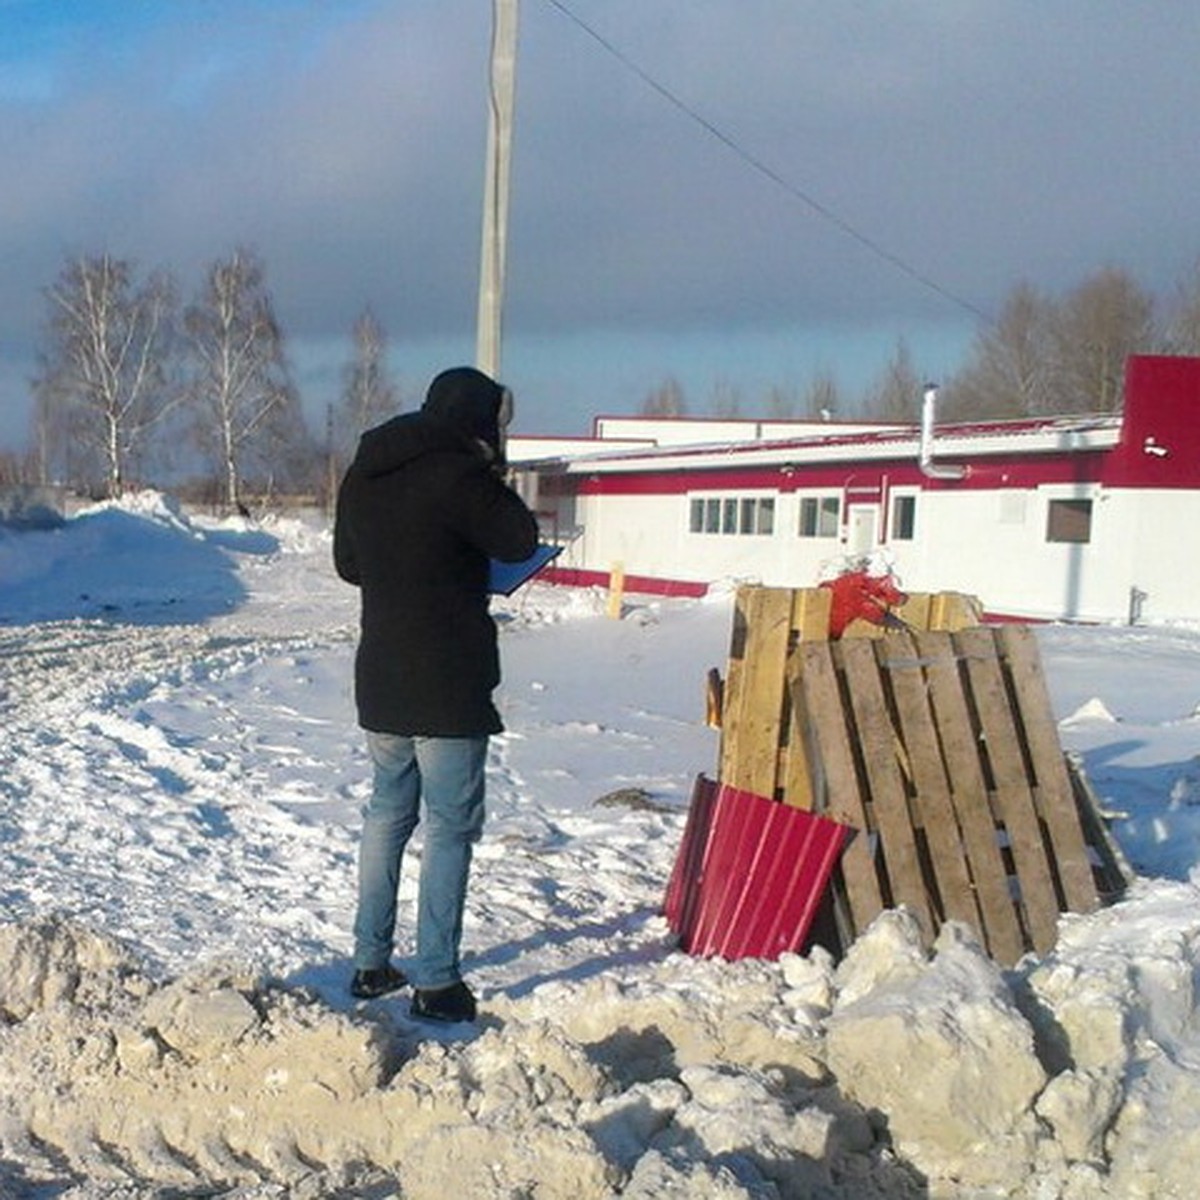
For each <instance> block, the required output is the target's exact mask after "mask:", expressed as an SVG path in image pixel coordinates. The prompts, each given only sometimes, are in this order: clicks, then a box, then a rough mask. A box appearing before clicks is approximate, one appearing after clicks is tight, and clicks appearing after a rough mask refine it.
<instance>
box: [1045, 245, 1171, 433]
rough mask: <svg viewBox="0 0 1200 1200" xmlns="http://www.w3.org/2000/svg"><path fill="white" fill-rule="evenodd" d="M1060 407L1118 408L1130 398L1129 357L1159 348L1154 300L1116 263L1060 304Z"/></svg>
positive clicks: (1056, 335) (1056, 402) (1056, 336)
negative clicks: (1127, 384) (1127, 387)
mask: <svg viewBox="0 0 1200 1200" xmlns="http://www.w3.org/2000/svg"><path fill="white" fill-rule="evenodd" d="M1050 333H1051V337H1052V339H1053V343H1054V348H1055V364H1054V368H1055V371H1054V395H1053V396H1052V398H1051V400H1050V403H1051V404H1052V405H1053V407H1054V411H1055V412H1063V413H1069V412H1117V411H1119V410H1120V408H1121V405H1122V403H1123V402H1124V398H1125V360H1126V359H1127V358H1128V357H1129V355H1131V354H1143V353H1147V352H1149V351H1152V350H1153V349H1155V347H1156V345H1157V337H1156V334H1155V329H1154V301H1153V298H1152V297H1151V296H1149V295H1148V294H1147V293H1145V292H1143V291H1142V289H1141V288H1140V287H1138V285H1137V284H1136V283H1135V282H1134V280H1133V279H1132V278H1131V277H1130V276H1129V275H1128V274H1127V273H1126V272H1125V271H1123V270H1120V269H1119V268H1117V267H1107V268H1105V269H1104V270H1101V271H1099V272H1097V273H1096V274H1095V275H1093V276H1092V277H1091V278H1089V279H1086V280H1084V282H1083V283H1082V284H1080V285H1079V287H1078V288H1076V289H1075V291H1074V292H1072V293H1071V294H1070V295H1069V296H1068V297H1067V298H1066V299H1065V300H1064V301H1063V302H1062V304H1061V305H1060V306H1059V309H1058V313H1057V317H1056V319H1055V320H1054V321H1053V323H1052V325H1051V329H1050Z"/></svg>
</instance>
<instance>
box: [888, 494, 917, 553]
mask: <svg viewBox="0 0 1200 1200" xmlns="http://www.w3.org/2000/svg"><path fill="white" fill-rule="evenodd" d="M916 536H917V498H916V496H893V497H892V541H894V542H911V541H912V540H913V538H915V537H916Z"/></svg>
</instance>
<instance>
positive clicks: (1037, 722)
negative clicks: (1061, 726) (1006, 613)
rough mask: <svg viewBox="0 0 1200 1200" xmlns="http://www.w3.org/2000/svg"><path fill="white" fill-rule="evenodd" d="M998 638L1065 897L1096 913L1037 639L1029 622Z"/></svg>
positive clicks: (1003, 631) (1076, 908)
mask: <svg viewBox="0 0 1200 1200" xmlns="http://www.w3.org/2000/svg"><path fill="white" fill-rule="evenodd" d="M997 641H998V644H999V646H1000V649H1001V652H1002V654H1003V655H1004V659H1005V663H1006V664H1007V666H1008V670H1009V674H1010V676H1011V678H1012V682H1013V692H1014V694H1015V696H1016V701H1017V710H1018V715H1019V716H1020V718H1021V722H1022V724H1023V726H1024V732H1025V744H1026V745H1027V746H1028V747H1029V757H1030V761H1031V763H1032V766H1033V774H1034V779H1035V781H1036V785H1037V786H1036V788H1035V791H1034V798H1035V801H1036V803H1037V807H1038V812H1039V814H1040V816H1041V818H1042V821H1043V822H1044V824H1045V827H1046V830H1047V832H1048V833H1049V836H1050V844H1051V845H1052V846H1053V848H1054V858H1055V864H1054V865H1055V866H1056V867H1057V874H1058V879H1059V882H1060V884H1061V885H1062V892H1063V899H1064V900H1065V902H1066V907H1067V908H1068V909H1069V910H1070V911H1071V912H1078V913H1088V912H1092V911H1093V910H1094V909H1095V908H1096V907H1097V905H1098V904H1099V900H1100V898H1099V896H1098V895H1097V892H1096V880H1095V876H1094V875H1093V874H1092V865H1091V861H1090V859H1089V857H1088V851H1087V845H1086V843H1085V842H1084V837H1083V829H1082V827H1081V825H1080V821H1079V812H1078V809H1077V807H1076V804H1075V797H1074V795H1073V793H1072V789H1071V780H1070V777H1069V776H1068V775H1067V764H1066V759H1065V758H1064V756H1063V749H1062V744H1061V743H1060V742H1059V740H1058V726H1057V723H1056V722H1055V720H1054V710H1053V708H1052V706H1051V704H1050V693H1049V690H1048V688H1047V687H1046V678H1045V675H1044V673H1043V671H1042V664H1041V657H1040V655H1039V653H1038V647H1037V640H1036V638H1035V635H1034V632H1033V630H1032V629H1030V628H1029V626H1028V625H1009V626H1006V627H1004V628H1002V629H1000V630H998V631H997Z"/></svg>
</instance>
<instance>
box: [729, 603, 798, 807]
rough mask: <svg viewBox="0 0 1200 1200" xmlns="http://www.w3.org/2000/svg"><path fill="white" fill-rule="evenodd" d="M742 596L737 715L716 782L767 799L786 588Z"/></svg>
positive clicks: (773, 765) (774, 769) (775, 747)
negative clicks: (742, 640) (743, 625)
mask: <svg viewBox="0 0 1200 1200" xmlns="http://www.w3.org/2000/svg"><path fill="white" fill-rule="evenodd" d="M746 599H747V604H746V608H745V615H746V619H747V635H746V646H745V655H744V657H743V659H742V668H741V672H740V678H739V688H740V693H741V694H740V697H739V701H738V709H739V712H738V720H737V723H736V726H735V728H734V729H733V730H731V731H730V738H729V739H728V741H727V743H726V751H727V753H726V756H725V758H724V759H723V761H722V768H721V782H722V783H727V784H729V785H730V786H731V787H735V788H739V789H741V790H742V791H747V792H754V793H755V794H757V795H759V796H764V797H766V798H767V799H768V800H770V799H773V798H774V797H775V792H776V786H777V784H776V780H777V775H778V769H779V745H780V739H781V734H782V732H783V729H782V721H783V714H784V700H785V691H784V690H785V687H786V673H787V655H788V644H789V641H790V639H791V628H792V593H791V591H790V590H789V589H787V588H756V589H754V590H753V591H751V592H749V593H748V594H747V597H746Z"/></svg>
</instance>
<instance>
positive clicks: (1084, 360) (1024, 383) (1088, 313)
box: [641, 260, 1200, 423]
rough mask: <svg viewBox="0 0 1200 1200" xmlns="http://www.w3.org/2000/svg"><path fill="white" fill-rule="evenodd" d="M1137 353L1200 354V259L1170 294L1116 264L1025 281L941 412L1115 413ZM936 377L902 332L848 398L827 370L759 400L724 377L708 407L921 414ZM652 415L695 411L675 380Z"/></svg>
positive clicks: (785, 414) (651, 406) (886, 417)
mask: <svg viewBox="0 0 1200 1200" xmlns="http://www.w3.org/2000/svg"><path fill="white" fill-rule="evenodd" d="M1131 354H1200V260H1198V261H1197V263H1196V264H1195V265H1194V267H1193V268H1192V272H1191V274H1190V276H1189V277H1187V278H1185V279H1184V280H1182V281H1181V282H1180V283H1179V284H1178V285H1177V287H1176V290H1175V292H1174V293H1173V294H1172V295H1171V296H1170V297H1167V298H1166V299H1165V300H1163V301H1159V300H1156V298H1155V297H1154V296H1153V295H1152V294H1151V293H1149V292H1147V291H1145V290H1144V289H1143V288H1141V287H1140V286H1139V285H1138V284H1137V283H1136V281H1135V280H1134V279H1133V278H1132V276H1130V275H1129V274H1128V272H1126V271H1124V270H1123V269H1121V268H1119V267H1105V268H1103V269H1101V270H1099V271H1096V272H1094V273H1093V274H1092V275H1090V276H1088V277H1087V278H1086V279H1084V280H1083V282H1082V283H1080V284H1079V285H1078V286H1077V287H1075V288H1074V289H1072V290H1071V291H1070V292H1069V293H1067V294H1066V295H1065V296H1063V297H1061V298H1055V297H1052V296H1049V295H1047V294H1046V293H1044V292H1042V291H1039V290H1038V289H1037V288H1035V287H1033V286H1032V285H1031V284H1028V283H1021V284H1018V285H1017V286H1016V287H1014V288H1013V290H1012V291H1011V293H1010V294H1009V296H1008V297H1007V299H1006V301H1005V303H1004V305H1003V307H1002V309H1001V311H1000V313H999V315H998V316H997V318H996V319H995V321H994V322H991V323H988V324H984V325H981V326H980V328H979V330H978V331H977V333H976V335H975V338H974V341H973V343H972V345H971V348H970V350H969V351H968V354H967V357H966V361H965V362H964V364H963V366H962V367H961V369H960V370H959V371H958V372H957V373H956V374H955V375H954V376H952V377H951V378H950V379H948V380H939V381H936V382H938V383H939V385H940V386H939V401H938V413H939V419H942V420H947V421H969V420H986V419H999V418H1005V417H1012V418H1017V417H1031V416H1044V415H1059V414H1062V415H1067V414H1071V413H1081V412H1099V413H1107V412H1115V411H1117V410H1119V409H1120V407H1121V404H1122V400H1123V397H1124V387H1125V361H1126V359H1127V358H1128V357H1129V356H1130V355H1131ZM926 382H928V377H927V376H923V375H922V374H921V372H920V370H919V366H918V364H917V363H916V362H915V361H914V358H913V355H912V352H911V350H910V348H909V346H908V344H907V343H906V342H905V341H904V340H903V339H901V340H900V341H899V342H898V343H897V346H896V349H895V351H894V353H893V355H892V357H891V359H890V361H889V362H888V363H887V365H886V366H885V368H884V369H883V371H882V372H881V374H880V375H879V377H878V378H877V379H876V380H875V381H874V382H873V383H872V384H871V385H870V386H869V387H868V388H867V389H866V391H865V393H864V394H863V395H861V396H857V397H856V396H851V395H849V394H847V393H846V392H845V390H844V389H843V388H842V387H841V386H840V385H839V383H838V381H837V379H836V378H835V376H833V375H832V374H831V373H828V372H822V373H820V374H819V375H817V376H815V377H814V378H813V379H812V380H811V382H810V383H809V385H808V386H807V388H798V387H782V386H776V387H772V388H770V389H769V390H768V392H767V394H766V396H765V397H761V398H758V399H756V400H753V401H751V402H749V403H748V402H747V399H746V398H745V397H744V396H742V394H741V393H740V392H739V391H738V389H737V388H735V387H733V386H731V385H729V384H728V383H723V382H722V383H718V384H717V385H716V386H715V387H714V389H713V394H712V396H711V397H710V402H709V406H708V408H709V413H710V414H711V415H713V416H718V417H742V416H745V417H755V418H762V417H766V418H768V419H777V420H780V419H788V418H795V419H822V418H826V419H828V418H829V417H834V416H836V417H839V418H841V419H843V420H845V419H868V420H880V421H894V422H897V423H901V422H905V423H907V422H915V421H917V420H919V418H920V405H921V397H922V395H923V393H924V390H925V384H926ZM641 411H642V412H643V414H645V415H648V416H684V415H687V413H688V411H689V409H688V400H687V397H686V396H685V395H684V390H683V388H682V386H681V385H680V384H679V382H678V380H676V379H674V378H668V379H666V380H664V381H662V382H661V383H659V384H658V385H656V386H655V387H654V388H653V389H652V390H651V391H650V392H649V393H647V395H646V396H645V398H644V400H643V402H642V408H641Z"/></svg>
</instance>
